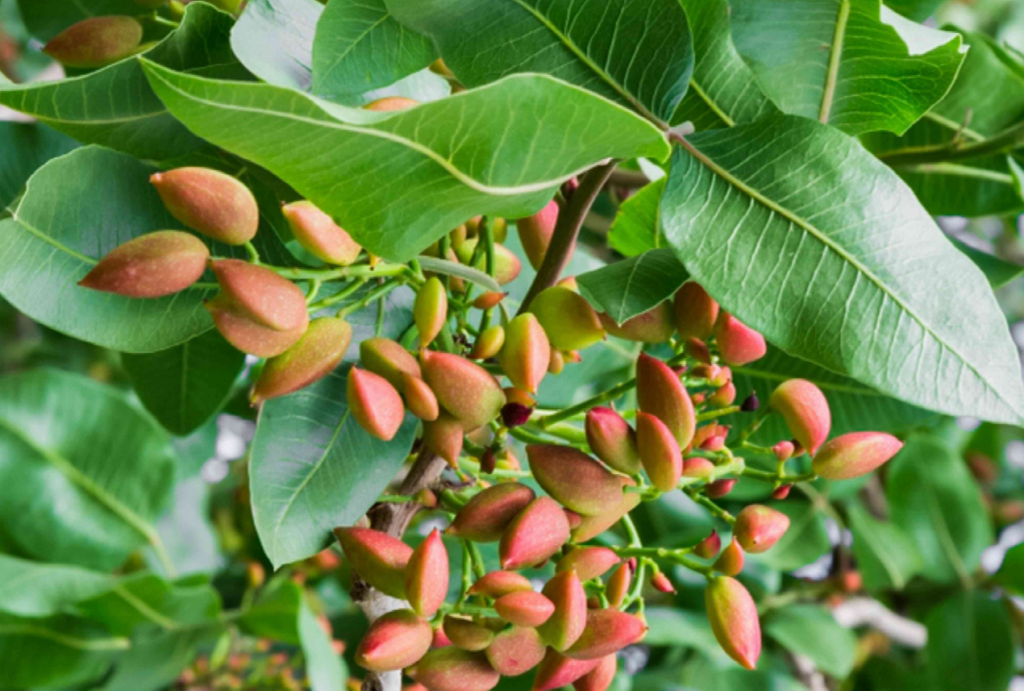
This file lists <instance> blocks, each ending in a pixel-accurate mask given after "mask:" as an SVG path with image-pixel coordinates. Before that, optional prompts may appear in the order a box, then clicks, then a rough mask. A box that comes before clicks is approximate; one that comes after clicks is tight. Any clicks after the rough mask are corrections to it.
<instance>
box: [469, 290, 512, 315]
mask: <svg viewBox="0 0 1024 691" xmlns="http://www.w3.org/2000/svg"><path fill="white" fill-rule="evenodd" d="M506 295H508V293H502V292H500V291H497V290H492V291H489V292H487V293H484V294H483V295H481V296H480V297H478V298H477V299H475V300H473V307H475V308H477V309H478V310H489V309H493V308H495V307H497V306H498V303H500V302H501V301H502V300H504V299H505V296H506Z"/></svg>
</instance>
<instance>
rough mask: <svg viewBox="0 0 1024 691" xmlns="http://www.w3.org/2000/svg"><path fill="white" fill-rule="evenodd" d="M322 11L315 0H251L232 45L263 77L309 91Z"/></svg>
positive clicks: (232, 34) (271, 82)
mask: <svg viewBox="0 0 1024 691" xmlns="http://www.w3.org/2000/svg"><path fill="white" fill-rule="evenodd" d="M323 11H324V8H323V5H321V4H320V3H318V2H316V0H251V1H250V2H248V3H246V5H245V11H244V12H242V16H241V17H239V18H238V21H237V22H236V23H235V26H234V28H233V29H232V30H231V49H232V50H233V51H234V53H235V55H236V56H238V59H239V60H240V61H241V62H242V64H243V65H245V66H246V68H247V69H248V70H249V71H250V72H252V73H253V74H255V75H256V76H257V77H259V78H260V79H262V80H263V81H265V82H267V83H269V84H275V85H277V86H285V87H288V88H290V89H298V90H299V91H309V86H310V83H311V81H312V74H311V65H312V62H313V57H312V51H313V34H314V32H315V31H316V24H317V20H318V19H320V14H321V13H322V12H323ZM181 71H184V70H181Z"/></svg>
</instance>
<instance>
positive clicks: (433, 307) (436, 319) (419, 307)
mask: <svg viewBox="0 0 1024 691" xmlns="http://www.w3.org/2000/svg"><path fill="white" fill-rule="evenodd" d="M412 317H413V321H414V322H416V330H417V331H419V333H420V347H422V348H426V347H427V346H428V345H430V344H431V342H433V340H434V339H435V338H436V337H437V335H438V334H439V333H441V329H442V328H443V327H444V323H445V322H446V321H447V320H448V291H446V290H445V288H444V284H443V283H441V279H439V278H438V277H437V276H434V277H432V278H430V279H428V280H427V282H426V283H424V284H423V286H422V287H421V288H420V289H419V292H418V293H416V300H415V302H414V303H413V306H412Z"/></svg>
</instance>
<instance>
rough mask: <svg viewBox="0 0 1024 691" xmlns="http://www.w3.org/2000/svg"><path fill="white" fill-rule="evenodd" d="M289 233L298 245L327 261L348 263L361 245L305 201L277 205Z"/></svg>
mask: <svg viewBox="0 0 1024 691" xmlns="http://www.w3.org/2000/svg"><path fill="white" fill-rule="evenodd" d="M281 213H282V214H284V217H285V220H287V221H288V226H289V227H290V228H291V229H292V235H294V236H295V239H296V240H298V241H299V244H300V245H302V247H303V248H304V249H305V250H306V251H307V252H309V253H310V254H312V255H313V256H314V257H316V258H317V259H321V260H323V261H325V262H327V263H328V264H337V265H339V266H348V265H349V264H351V263H352V262H354V261H355V260H356V259H358V258H359V253H360V252H361V251H362V249H363V248H362V247H360V246H359V243H357V242H356V241H355V240H353V239H352V236H350V235H349V234H348V233H346V232H345V230H344V229H343V228H342V227H341V226H339V225H338V224H337V223H335V222H334V220H333V219H331V217H330V216H328V215H327V214H325V213H324V212H323V211H321V210H320V209H319V208H317V206H316V205H315V204H313V203H312V202H309V201H298V202H293V203H291V204H285V205H284V206H282V207H281Z"/></svg>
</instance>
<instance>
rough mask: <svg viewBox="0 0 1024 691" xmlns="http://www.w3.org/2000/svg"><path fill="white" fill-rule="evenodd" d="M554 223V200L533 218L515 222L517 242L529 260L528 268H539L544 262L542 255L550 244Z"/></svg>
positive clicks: (556, 217) (555, 210)
mask: <svg viewBox="0 0 1024 691" xmlns="http://www.w3.org/2000/svg"><path fill="white" fill-rule="evenodd" d="M556 223H558V202H556V201H554V200H552V201H550V202H548V203H547V205H546V206H545V207H544V208H543V209H541V210H540V211H538V212H537V213H535V214H534V215H533V216H527V217H526V218H520V219H519V220H518V221H516V229H517V230H518V231H519V242H520V243H522V245H523V251H524V252H525V253H526V258H527V259H529V260H530V266H532V267H533V268H534V269H538V268H540V265H541V264H542V263H543V262H544V255H545V254H547V251H548V245H550V244H551V236H552V235H553V234H554V232H555V224H556Z"/></svg>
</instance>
